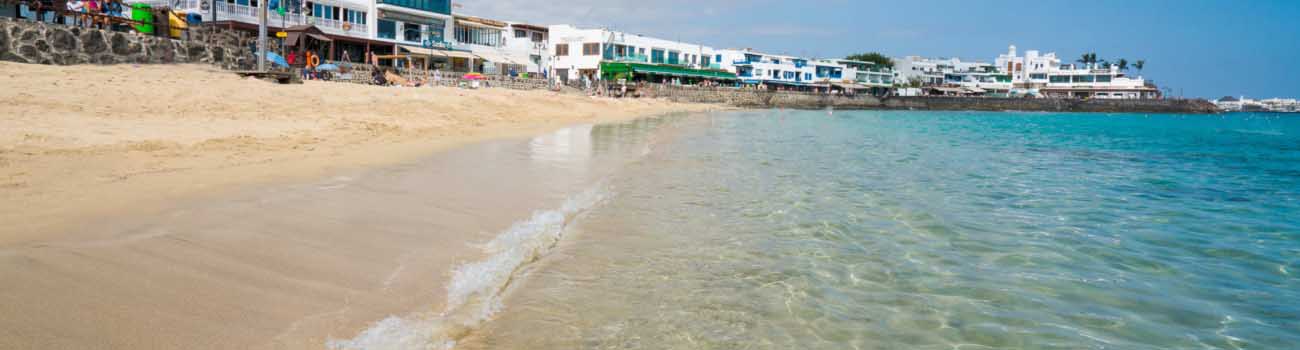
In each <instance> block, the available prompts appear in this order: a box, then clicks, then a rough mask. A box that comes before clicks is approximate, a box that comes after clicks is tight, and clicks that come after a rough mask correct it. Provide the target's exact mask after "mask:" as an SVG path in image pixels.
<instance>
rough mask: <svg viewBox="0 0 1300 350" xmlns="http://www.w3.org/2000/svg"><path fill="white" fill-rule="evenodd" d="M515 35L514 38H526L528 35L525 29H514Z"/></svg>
mask: <svg viewBox="0 0 1300 350" xmlns="http://www.w3.org/2000/svg"><path fill="white" fill-rule="evenodd" d="M515 37H516V38H527V37H528V31H527V30H523V29H515Z"/></svg>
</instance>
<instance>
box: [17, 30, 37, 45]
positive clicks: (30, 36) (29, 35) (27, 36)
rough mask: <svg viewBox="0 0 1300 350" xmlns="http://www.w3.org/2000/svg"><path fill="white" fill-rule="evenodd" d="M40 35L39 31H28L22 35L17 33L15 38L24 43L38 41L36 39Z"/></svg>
mask: <svg viewBox="0 0 1300 350" xmlns="http://www.w3.org/2000/svg"><path fill="white" fill-rule="evenodd" d="M40 35H41V33H40V32H37V31H35V30H28V31H25V32H22V34H16V33H15V34H14V35H13V36H14V37H16V38H18V40H19V41H22V42H31V41H32V40H36V37H37V36H40Z"/></svg>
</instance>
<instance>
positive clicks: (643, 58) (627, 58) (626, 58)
mask: <svg viewBox="0 0 1300 350" xmlns="http://www.w3.org/2000/svg"><path fill="white" fill-rule="evenodd" d="M613 60H614V61H619V62H641V63H646V62H650V57H647V56H646V55H626V56H614V58H613Z"/></svg>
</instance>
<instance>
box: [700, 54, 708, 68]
mask: <svg viewBox="0 0 1300 350" xmlns="http://www.w3.org/2000/svg"><path fill="white" fill-rule="evenodd" d="M700 65H702V66H707V65H709V56H703V57H700Z"/></svg>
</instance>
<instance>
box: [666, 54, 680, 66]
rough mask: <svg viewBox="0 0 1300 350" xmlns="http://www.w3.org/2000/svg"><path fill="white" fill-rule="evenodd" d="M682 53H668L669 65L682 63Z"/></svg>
mask: <svg viewBox="0 0 1300 350" xmlns="http://www.w3.org/2000/svg"><path fill="white" fill-rule="evenodd" d="M681 55H682V53H680V52H677V51H668V64H677V63H678V62H679V61H680V58H681V57H680V56H681Z"/></svg>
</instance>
